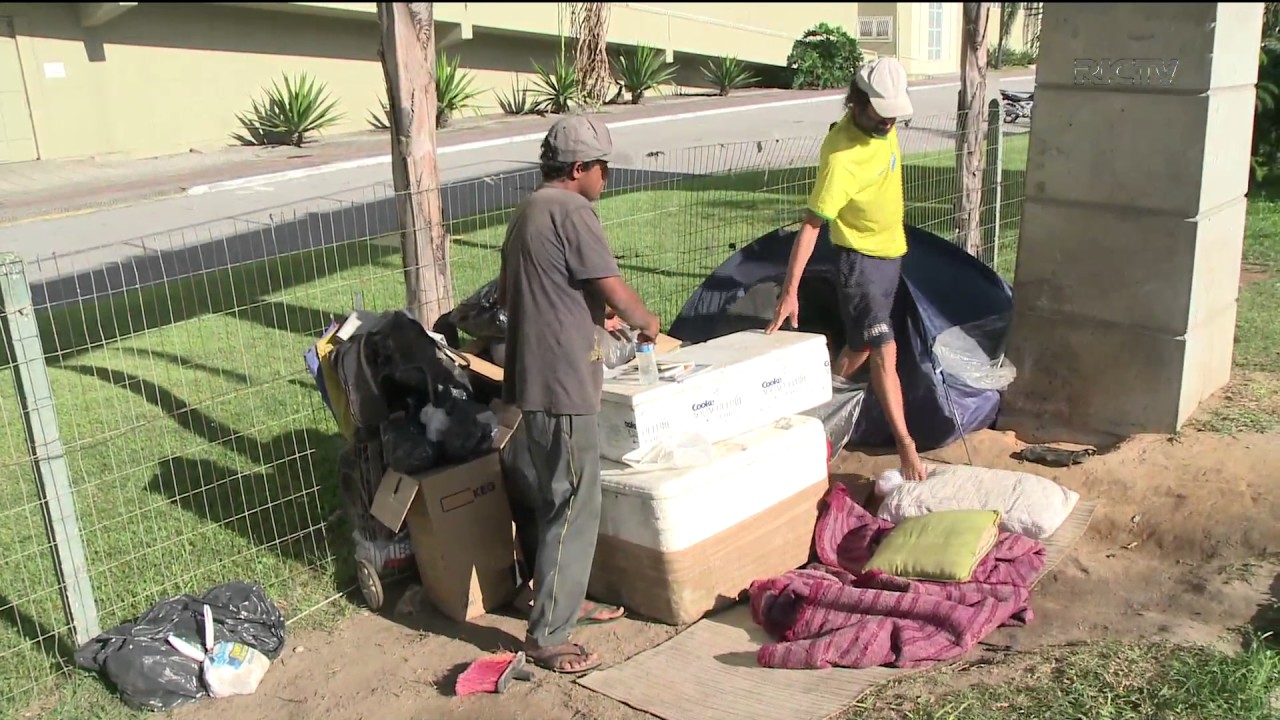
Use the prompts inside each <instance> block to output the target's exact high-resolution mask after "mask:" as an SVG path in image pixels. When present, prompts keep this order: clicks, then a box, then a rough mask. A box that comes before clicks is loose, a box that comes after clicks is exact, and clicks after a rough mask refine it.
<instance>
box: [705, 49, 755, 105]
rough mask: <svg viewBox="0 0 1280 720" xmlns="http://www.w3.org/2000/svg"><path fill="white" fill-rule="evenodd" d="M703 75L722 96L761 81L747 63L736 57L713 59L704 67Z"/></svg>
mask: <svg viewBox="0 0 1280 720" xmlns="http://www.w3.org/2000/svg"><path fill="white" fill-rule="evenodd" d="M702 75H703V77H705V78H706V79H707V82H709V83H711V84H712V86H714V87H715V88H716V90H717V91H719V93H720V95H722V96H724V95H728V94H729V91H731V90H737V89H738V88H740V87H743V86H744V85H749V84H751V83H753V82H759V81H760V78H758V77H756V76H755V75H753V74H751V70H750V68H748V67H747V65H746V63H744V62H742V61H741V60H739V59H738V58H736V57H722V58H720V59H718V60H712V61H711V62H709V63H707V65H706V66H705V67H703V68H702Z"/></svg>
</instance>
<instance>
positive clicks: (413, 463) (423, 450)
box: [382, 415, 437, 475]
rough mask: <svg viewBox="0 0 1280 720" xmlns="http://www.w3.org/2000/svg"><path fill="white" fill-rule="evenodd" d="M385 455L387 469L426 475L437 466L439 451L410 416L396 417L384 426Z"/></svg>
mask: <svg viewBox="0 0 1280 720" xmlns="http://www.w3.org/2000/svg"><path fill="white" fill-rule="evenodd" d="M382 453H383V461H384V462H386V464H387V467H389V468H391V469H392V470H395V471H396V472H398V473H404V474H405V475H416V474H417V473H420V472H426V471H427V470H430V469H431V468H433V467H435V465H436V456H437V453H436V447H435V443H432V442H431V441H430V440H428V439H427V429H426V428H425V427H423V426H422V423H420V422H418V421H417V420H415V419H414V418H412V417H409V416H404V415H400V416H396V417H392V418H389V419H388V420H387V421H386V422H384V423H382Z"/></svg>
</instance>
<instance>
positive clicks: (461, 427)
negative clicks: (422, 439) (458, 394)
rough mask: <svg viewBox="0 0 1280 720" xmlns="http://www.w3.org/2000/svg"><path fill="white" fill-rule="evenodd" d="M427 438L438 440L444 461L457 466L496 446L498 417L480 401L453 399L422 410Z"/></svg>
mask: <svg viewBox="0 0 1280 720" xmlns="http://www.w3.org/2000/svg"><path fill="white" fill-rule="evenodd" d="M422 420H423V424H424V425H426V426H427V437H428V438H430V439H433V440H435V441H436V442H437V443H438V447H437V452H438V453H439V455H440V459H441V460H442V461H443V462H442V463H441V464H442V465H443V464H448V465H457V464H460V463H464V462H468V461H470V460H474V459H475V458H477V457H480V456H481V455H483V454H485V453H486V452H489V451H490V450H492V449H493V437H494V435H495V434H496V433H497V432H498V418H497V416H496V415H495V414H494V413H493V411H492V410H490V409H489V408H487V407H485V406H484V405H481V404H480V403H478V402H475V401H472V400H466V399H459V398H450V399H448V400H447V401H446V402H442V403H440V404H438V405H433V406H431V407H428V408H427V409H426V410H425V411H423V418H422Z"/></svg>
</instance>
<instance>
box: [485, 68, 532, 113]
mask: <svg viewBox="0 0 1280 720" xmlns="http://www.w3.org/2000/svg"><path fill="white" fill-rule="evenodd" d="M493 94H494V95H496V96H498V107H499V108H501V110H502V112H504V113H506V114H508V115H528V114H529V113H530V112H532V104H531V103H530V102H529V87H528V86H527V85H525V84H524V83H523V82H521V80H520V77H519V76H516V78H515V79H514V80H512V81H511V94H510V95H504V94H503V93H502V91H501V90H494V91H493Z"/></svg>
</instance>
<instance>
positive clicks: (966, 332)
mask: <svg viewBox="0 0 1280 720" xmlns="http://www.w3.org/2000/svg"><path fill="white" fill-rule="evenodd" d="M1009 317H1010V316H1009V314H1008V313H1005V314H1001V315H993V316H991V317H986V318H983V319H981V320H977V321H975V322H971V323H967V324H965V325H957V326H955V327H952V328H948V329H946V330H944V331H942V332H941V333H939V335H938V337H937V339H936V340H934V342H933V353H934V355H935V356H937V358H938V364H939V365H941V366H942V371H943V372H945V373H947V374H949V375H952V376H954V377H957V378H959V379H960V380H962V381H964V382H965V383H966V384H968V385H969V386H971V387H974V388H977V389H979V390H1004V389H1005V388H1007V387H1009V385H1010V384H1011V383H1012V382H1013V381H1014V378H1016V377H1017V376H1018V369H1017V368H1016V367H1014V365H1013V363H1012V362H1010V361H1009V358H1007V357H1005V354H1004V346H1005V338H1006V337H1007V336H1008V334H1009Z"/></svg>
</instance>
